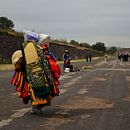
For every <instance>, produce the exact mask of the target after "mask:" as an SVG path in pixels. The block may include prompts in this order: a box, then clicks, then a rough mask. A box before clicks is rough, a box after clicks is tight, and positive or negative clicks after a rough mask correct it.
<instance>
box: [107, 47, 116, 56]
mask: <svg viewBox="0 0 130 130" xmlns="http://www.w3.org/2000/svg"><path fill="white" fill-rule="evenodd" d="M117 50H118V49H117V47H115V46H113V47H110V48H109V49H108V50H107V53H109V54H114V53H115V52H116V51H117Z"/></svg>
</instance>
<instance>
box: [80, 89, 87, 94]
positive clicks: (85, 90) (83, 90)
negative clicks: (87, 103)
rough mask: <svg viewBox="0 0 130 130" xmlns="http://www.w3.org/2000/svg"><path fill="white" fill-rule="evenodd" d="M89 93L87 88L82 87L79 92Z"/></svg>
mask: <svg viewBox="0 0 130 130" xmlns="http://www.w3.org/2000/svg"><path fill="white" fill-rule="evenodd" d="M85 93H88V91H87V89H80V91H79V92H78V94H85Z"/></svg>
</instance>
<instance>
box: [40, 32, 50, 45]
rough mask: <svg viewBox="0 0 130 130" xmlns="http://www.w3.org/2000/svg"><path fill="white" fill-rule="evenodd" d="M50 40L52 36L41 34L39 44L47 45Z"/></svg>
mask: <svg viewBox="0 0 130 130" xmlns="http://www.w3.org/2000/svg"><path fill="white" fill-rule="evenodd" d="M49 42H50V36H49V35H46V34H42V33H40V34H39V44H42V43H45V44H47V45H49Z"/></svg>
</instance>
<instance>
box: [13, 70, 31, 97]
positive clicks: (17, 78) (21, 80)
mask: <svg viewBox="0 0 130 130" xmlns="http://www.w3.org/2000/svg"><path fill="white" fill-rule="evenodd" d="M11 83H12V84H13V85H14V86H16V91H17V92H18V96H19V97H22V98H29V97H30V92H29V84H28V83H27V82H26V80H25V73H24V72H16V71H15V73H14V76H13V78H12V79H11Z"/></svg>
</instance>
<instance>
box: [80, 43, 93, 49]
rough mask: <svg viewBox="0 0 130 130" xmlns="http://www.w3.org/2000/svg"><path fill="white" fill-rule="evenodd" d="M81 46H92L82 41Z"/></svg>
mask: <svg viewBox="0 0 130 130" xmlns="http://www.w3.org/2000/svg"><path fill="white" fill-rule="evenodd" d="M80 46H81V47H86V48H91V46H90V45H89V44H88V43H84V42H82V43H80Z"/></svg>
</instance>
